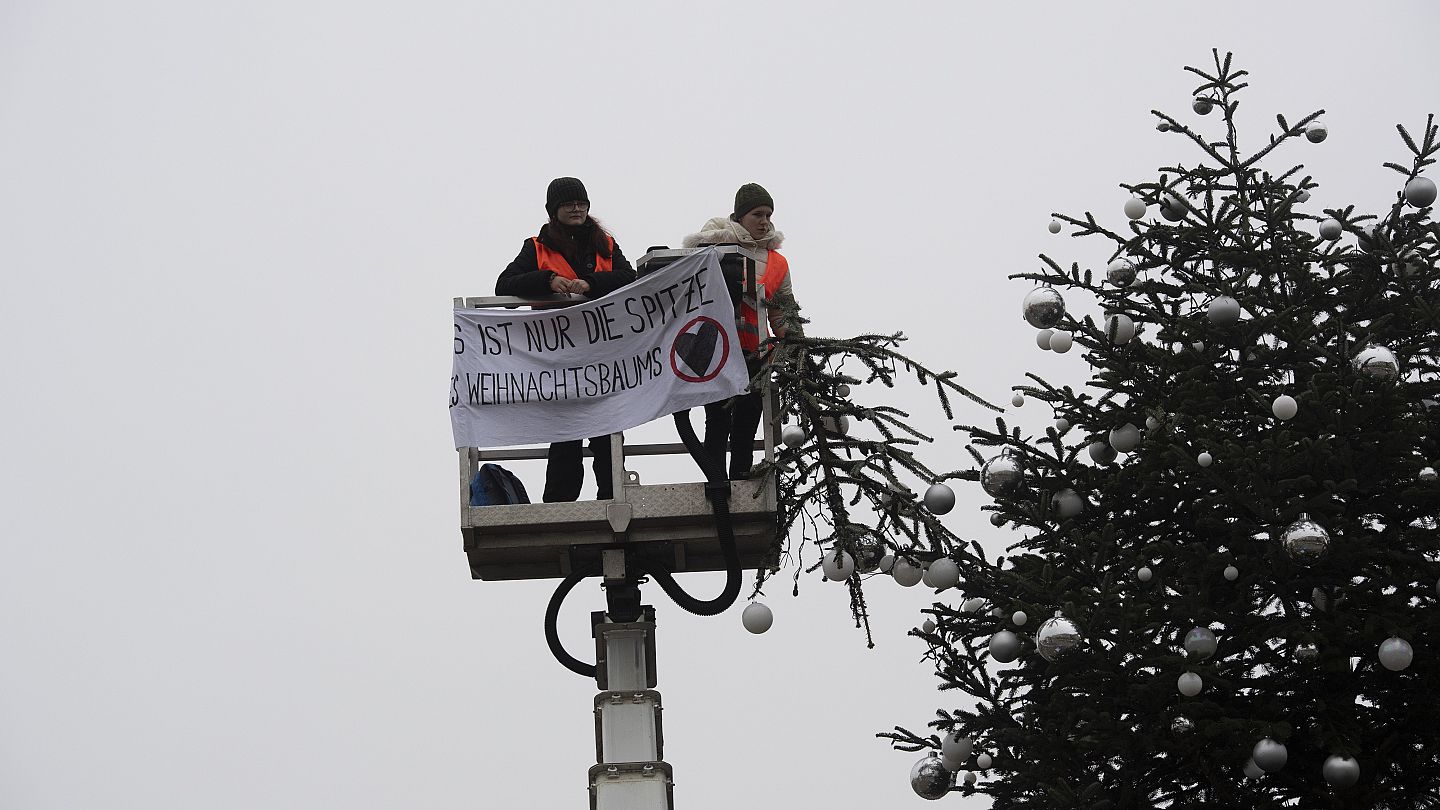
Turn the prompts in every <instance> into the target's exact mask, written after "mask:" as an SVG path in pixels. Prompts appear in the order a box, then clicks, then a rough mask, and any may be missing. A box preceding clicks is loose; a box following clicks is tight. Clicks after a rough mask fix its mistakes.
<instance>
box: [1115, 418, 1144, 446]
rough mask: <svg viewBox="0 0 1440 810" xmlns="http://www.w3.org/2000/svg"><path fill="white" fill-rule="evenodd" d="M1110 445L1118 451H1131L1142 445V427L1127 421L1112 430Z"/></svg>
mask: <svg viewBox="0 0 1440 810" xmlns="http://www.w3.org/2000/svg"><path fill="white" fill-rule="evenodd" d="M1110 446H1111V447H1113V448H1115V452H1117V453H1129V452H1132V451H1134V449H1135V448H1137V447H1139V446H1140V428H1138V427H1135V425H1134V424H1133V423H1130V422H1126V423H1125V424H1123V425H1121V426H1120V427H1117V428H1113V429H1111V431H1110Z"/></svg>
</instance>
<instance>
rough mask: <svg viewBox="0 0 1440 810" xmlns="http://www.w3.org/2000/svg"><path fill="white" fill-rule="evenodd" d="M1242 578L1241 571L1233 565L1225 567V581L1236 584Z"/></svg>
mask: <svg viewBox="0 0 1440 810" xmlns="http://www.w3.org/2000/svg"><path fill="white" fill-rule="evenodd" d="M1239 578H1240V569H1239V568H1236V567H1235V566H1233V565H1227V566H1225V581H1226V582H1234V581H1235V580H1237V579H1239Z"/></svg>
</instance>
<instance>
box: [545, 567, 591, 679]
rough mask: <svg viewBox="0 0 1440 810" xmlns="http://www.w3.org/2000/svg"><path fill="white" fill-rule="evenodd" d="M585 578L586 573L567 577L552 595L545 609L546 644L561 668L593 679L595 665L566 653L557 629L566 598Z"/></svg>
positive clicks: (577, 572)
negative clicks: (561, 608) (562, 605)
mask: <svg viewBox="0 0 1440 810" xmlns="http://www.w3.org/2000/svg"><path fill="white" fill-rule="evenodd" d="M584 578H585V574H584V573H581V572H579V571H576V572H574V573H572V574H570V576H568V577H565V579H564V581H562V582H561V583H560V587H558V588H556V589H555V593H553V594H551V595H550V604H549V605H548V606H546V608H545V643H546V644H549V645H550V654H551V655H553V656H555V660H556V661H559V662H560V665H561V666H563V667H565V668H566V669H568V670H570V671H571V672H573V673H575V674H576V675H583V676H584V677H586V678H593V677H595V665H594V664H587V663H585V662H584V661H581V660H580V659H578V658H576V657H575V656H573V655H571V654H570V653H568V652H565V645H564V644H562V643H560V631H559V630H558V629H557V628H556V623H557V622H558V621H559V620H560V605H561V604H563V603H564V602H565V597H567V596H569V595H570V591H571V590H572V589H573V588H574V587H575V586H576V585H577V584H579V582H580V580H582V579H584Z"/></svg>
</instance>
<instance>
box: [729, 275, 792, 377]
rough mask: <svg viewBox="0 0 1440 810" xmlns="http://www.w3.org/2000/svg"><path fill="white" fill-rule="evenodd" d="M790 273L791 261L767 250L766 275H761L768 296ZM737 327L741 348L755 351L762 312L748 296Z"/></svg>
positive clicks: (743, 301)
mask: <svg viewBox="0 0 1440 810" xmlns="http://www.w3.org/2000/svg"><path fill="white" fill-rule="evenodd" d="M789 273H790V263H789V262H788V261H786V260H785V257H784V256H781V255H780V252H779V251H776V250H771V251H766V254H765V275H763V276H761V277H760V285H761V286H763V287H764V288H765V297H766V298H770V297H772V296H773V295H774V294H775V291H776V290H778V289H780V283H781V282H783V281H784V280H785V276H786V275H788V274H789ZM767 326H768V324H767ZM735 327H736V329H738V330H739V332H740V348H741V349H743V350H745V351H747V352H753V351H755V350H756V349H758V348H760V313H759V312H757V311H756V310H755V307H754V306H753V305H752V304H751V302H750V299H748V298H744V297H742V298H741V301H740V320H739V321H737V322H736V323H735Z"/></svg>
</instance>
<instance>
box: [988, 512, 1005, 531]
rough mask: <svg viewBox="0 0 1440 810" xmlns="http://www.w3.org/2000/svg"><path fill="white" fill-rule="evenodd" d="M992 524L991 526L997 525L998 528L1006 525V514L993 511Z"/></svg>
mask: <svg viewBox="0 0 1440 810" xmlns="http://www.w3.org/2000/svg"><path fill="white" fill-rule="evenodd" d="M990 525H991V526H995V527H997V528H998V527H1000V526H1004V525H1005V516H1004V515H1002V514H1000V513H999V512H992V513H991V514H990Z"/></svg>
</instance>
